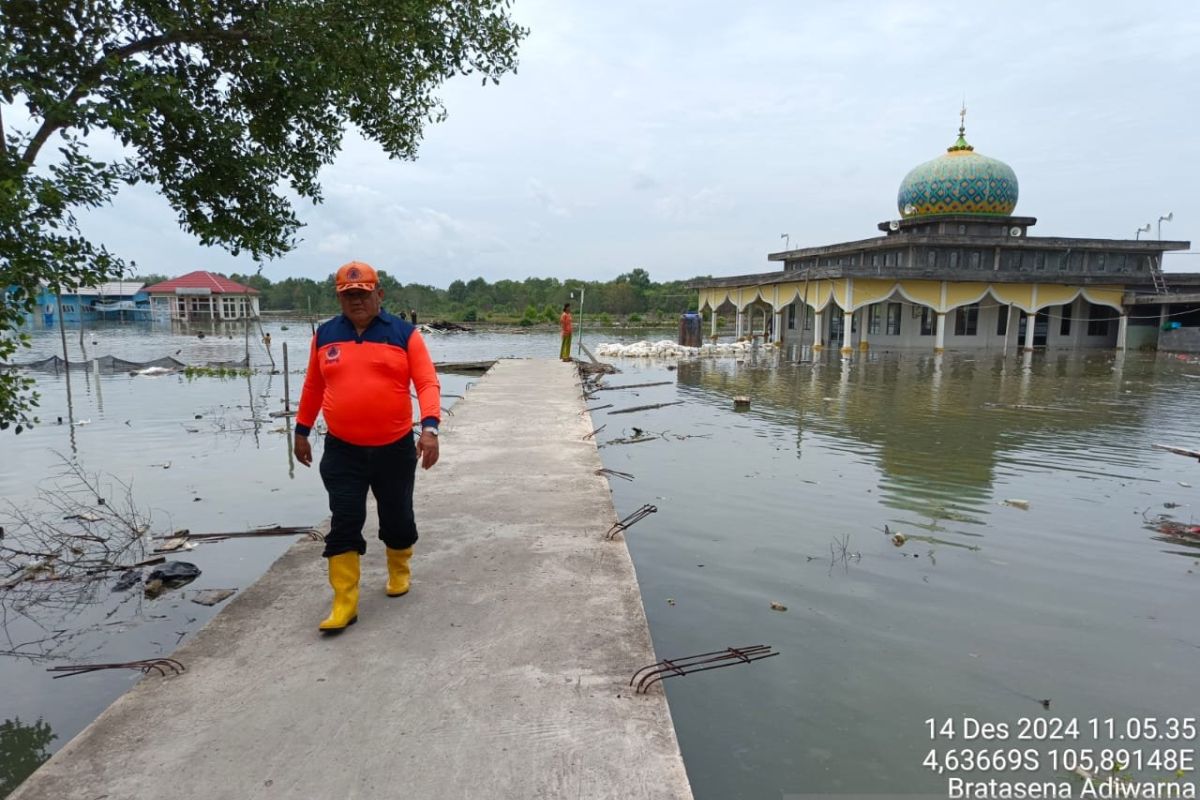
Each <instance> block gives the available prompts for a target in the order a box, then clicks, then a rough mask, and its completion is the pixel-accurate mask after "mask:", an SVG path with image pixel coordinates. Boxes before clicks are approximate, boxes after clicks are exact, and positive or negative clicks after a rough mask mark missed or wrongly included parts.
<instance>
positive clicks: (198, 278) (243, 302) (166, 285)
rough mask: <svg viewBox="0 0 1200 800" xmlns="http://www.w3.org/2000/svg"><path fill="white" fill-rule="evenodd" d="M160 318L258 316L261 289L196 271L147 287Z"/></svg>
mask: <svg viewBox="0 0 1200 800" xmlns="http://www.w3.org/2000/svg"><path fill="white" fill-rule="evenodd" d="M143 291H145V292H146V293H147V294H149V295H150V308H151V311H152V313H153V315H154V316H155V317H156V318H159V319H187V320H191V319H244V318H246V317H252V318H253V317H257V316H258V294H259V292H258V290H257V289H255V288H253V287H251V286H244V285H243V284H240V283H238V282H237V281H231V280H229V278H226V277H225V276H223V275H216V274H214V273H211V272H205V271H204V270H196V271H195V272H189V273H188V274H186V275H180V276H179V277H178V278H172V279H171V280H169V281H163V282H162V283H156V284H154V285H153V286H147V287H146V288H145V289H144V290H143Z"/></svg>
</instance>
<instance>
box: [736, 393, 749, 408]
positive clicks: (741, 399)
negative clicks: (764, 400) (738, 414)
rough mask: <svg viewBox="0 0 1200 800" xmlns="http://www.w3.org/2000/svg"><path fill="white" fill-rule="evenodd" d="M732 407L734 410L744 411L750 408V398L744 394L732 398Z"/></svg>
mask: <svg viewBox="0 0 1200 800" xmlns="http://www.w3.org/2000/svg"><path fill="white" fill-rule="evenodd" d="M733 407H734V408H735V409H738V410H741V411H745V410H746V409H747V408H749V407H750V398H749V397H748V396H746V395H744V394H740V395H738V396H737V397H735V398H733Z"/></svg>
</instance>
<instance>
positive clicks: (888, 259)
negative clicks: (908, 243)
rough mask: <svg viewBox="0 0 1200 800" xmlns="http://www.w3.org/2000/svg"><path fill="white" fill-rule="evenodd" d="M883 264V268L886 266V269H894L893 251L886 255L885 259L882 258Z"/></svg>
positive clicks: (894, 254) (894, 255)
mask: <svg viewBox="0 0 1200 800" xmlns="http://www.w3.org/2000/svg"><path fill="white" fill-rule="evenodd" d="M884 264H885V266H888V267H894V266H896V253H895V251H892V252H891V253H888V254H887V255H886V256H885V257H884Z"/></svg>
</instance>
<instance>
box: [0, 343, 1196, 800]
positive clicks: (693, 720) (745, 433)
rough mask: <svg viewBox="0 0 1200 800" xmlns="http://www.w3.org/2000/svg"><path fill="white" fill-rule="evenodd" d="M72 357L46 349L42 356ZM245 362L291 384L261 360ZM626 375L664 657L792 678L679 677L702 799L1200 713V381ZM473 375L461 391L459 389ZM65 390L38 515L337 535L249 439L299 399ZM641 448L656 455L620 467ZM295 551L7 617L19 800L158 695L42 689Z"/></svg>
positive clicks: (194, 355) (857, 785) (620, 489)
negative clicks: (73, 463)
mask: <svg viewBox="0 0 1200 800" xmlns="http://www.w3.org/2000/svg"><path fill="white" fill-rule="evenodd" d="M283 325H288V328H289V329H288V330H286V331H285V330H282V326H283ZM268 331H269V332H270V333H271V334H272V339H273V344H272V350H273V353H274V356H275V358H276V359H277V360H278V359H279V348H280V344H281V343H282V342H283V341H284V340H287V341H288V342H289V347H290V349H291V351H292V354H293V364H292V368H293V370H297V369H300V368H302V366H303V364H302V363H297V362H302V361H303V356H304V354H305V353H306V348H307V340H308V327H307V323H296V322H291V323H274V324H272V325H269V326H268ZM226 337H232V338H226ZM86 339H87V341H86V347H87V350H88V355H98V354H112V355H116V356H119V357H121V358H125V359H129V360H148V359H151V358H157V357H160V356H164V355H174V356H175V357H176V358H179V359H180V360H183V361H186V362H189V363H195V362H200V361H209V360H213V361H217V360H234V359H238V358H240V357H242V356H243V355H244V352H245V340H244V338H243V334H242V332H241V330H240V329H230V330H229V331H226V332H225V333H224V334H221V335H210V336H207V337H206V338H205V339H203V340H200V339H198V338H196V337H195V336H194V335H193V336H185V335H181V334H172V333H170V332H164V331H149V330H146V329H144V328H141V327H137V326H128V327H118V328H105V329H100V330H98V331H97V333H96V340H97V343H96V344H94V345H93V344H92V343H91V338H90V334H89V336H88V337H86ZM589 341H598V339H596V340H591V339H589ZM70 344H71V350H72V353H73V356H74V357H79V345H78V340H77V337H73V338H72V340H71V343H70ZM59 347H60V344H59V341H58V339H57V336H56V335H52V334H51V333H45V334H43V333H40V332H39V334H38V335H37V337H36V341H35V348H36V349H35V354H34V355H35V356H36V355H51V354H53V353H54V352H56V350H57V349H58V348H59ZM430 349H431V350H432V351H433V355H434V358H435V359H436V360H438V361H467V360H475V359H485V358H495V357H502V356H533V355H537V356H552V355H554V354H556V353H557V340H556V337H555V336H554V335H553V334H544V333H538V334H529V335H504V334H469V335H447V336H434V337H430ZM176 351H178V354H176ZM297 354H299V355H297ZM251 355H252V361H253V362H254V363H256V364H259V365H263V364H265V363H266V351H265V349H264V348H263V346H262V345H261V344H260V343H259V341H258V337H257V335H255V336H254V338H253V340H252V344H251ZM614 363H616V365H617V366H618V367H619V368H621V369H622V371H623V372H622V374H620V375H614V376H610V377H609V378H607V379H606V381H607V383H609V384H610V385H619V384H623V383H647V382H656V381H667V382H669V383H668V384H667V385H662V386H654V387H648V388H641V389H631V390H623V391H609V392H603V393H599V394H598V395H597V397H596V399H595V400H593V401H592V402H591V405H592V406H597V405H603V404H608V403H611V404H613V406H614V407H613V408H610V409H607V410H601V411H597V412H595V413H594V414H593V418H594V421H595V425H596V426H597V427H598V426H600V425H606V427H605V428H604V429H603V431H601V432H600V433H599V434H598V435H597V439H598V440H599V442H600V444H601V445H602V447H601V450H600V453H601V457H602V459H603V460H604V462H605V465H606V466H608V467H609V468H611V469H614V470H620V471H622V472H626V473H630V474H632V475H634V476H635V479H634V480H633V481H628V482H627V481H624V480H619V479H614V480H613V482H612V483H613V486H612V488H613V492H614V500H615V503H616V507H617V512H618V514H619V515H620V516H624V515H626V514H629V513H631V512H632V511H634V510H635V509H637V508H638V507H640V506H641V505H642V504H644V503H652V504H654V505H656V506H657V508H658V513H657V514H654V515H652V516H650V517H648V518H647V519H645V520H644V521H642V522H640V523H638V524H637V525H636V526H635V527H633V528H631V529H630V531H629V532H628V535H627V539H628V543H629V548H630V550H631V552H632V553H633V557H634V561H635V565H636V567H637V572H638V578H639V582H640V584H641V588H642V595H643V599H644V602H645V606H646V612H647V614H648V616H649V619H650V625H651V631H652V634H653V637H654V642H655V648H656V650H657V653H658V655H659V656H661V657H680V656H686V655H690V654H693V653H700V652H706V651H712V650H716V649H719V648H723V647H726V646H736V645H748V644H769V645H772V646H773V647H774V648H775V649H777V650H778V651H779V652H780V654H781V655H780V656H778V657H775V658H771V659H767V660H764V661H761V662H758V663H755V664H752V665H749V666H745V665H739V666H734V667H730V668H728V669H722V670H714V671H711V672H705V673H700V674H697V675H692V676H687V677H679V678H672V679H670V680H668V681H667V682H666V684H665V685H666V687H667V691H668V695H669V697H670V702H671V712H672V715H673V717H674V719H675V722H676V728H677V732H678V736H679V740H680V744H681V747H682V749H683V754H684V759H685V762H686V764H687V767H688V771H689V775H690V777H691V780H692V784H693V789H694V792H695V796H696V797H697V798H701V799H702V800H725V799H726V798H780V797H786V796H788V795H799V794H809V793H814V794H820V793H829V794H843V793H874V794H898V793H906V794H907V793H918V792H930V793H938V794H940V793H943V792H944V791H945V787H946V776H945V775H942V776H938V775H935V774H932V773H931V771H930V770H929V769H928V768H927V767H924V766H922V761H923V760H924V759H925V757H926V755H927V753H928V752H929V750H930V749H931V747H933V746H934V745H933V744H931V742H930V736H929V730H928V727H927V725H926V720H928V719H931V718H933V719H938V720H943V719H946V718H950V717H954V718H959V717H963V716H970V717H975V718H978V719H979V720H981V721H987V722H1008V723H1010V724H1011V723H1014V722H1015V721H1016V720H1017V719H1018V718H1020V717H1038V716H1044V717H1054V716H1057V717H1063V718H1077V719H1079V720H1080V721H1081V722H1083V721H1084V720H1087V719H1091V718H1093V717H1096V718H1113V719H1114V720H1117V721H1118V722H1119V723H1120V724H1123V723H1124V720H1126V719H1127V718H1130V717H1135V716H1136V717H1156V718H1160V719H1162V718H1166V717H1170V716H1179V715H1181V714H1190V715H1192V716H1195V709H1194V700H1193V699H1192V698H1194V696H1195V692H1196V689H1197V688H1198V684H1200V681H1198V680H1197V678H1196V666H1195V665H1196V661H1197V657H1198V656H1200V630H1198V628H1197V625H1196V624H1195V622H1194V611H1193V607H1194V605H1195V603H1196V599H1197V593H1198V592H1200V566H1198V565H1197V560H1198V559H1200V549H1197V548H1196V547H1195V546H1193V545H1191V544H1189V543H1188V541H1187V540H1186V539H1181V538H1178V537H1171V536H1166V535H1164V534H1163V533H1162V532H1161V531H1160V530H1157V529H1155V530H1151V529H1148V527H1147V521H1148V520H1154V519H1156V518H1157V517H1158V516H1159V515H1163V514H1166V515H1171V517H1172V518H1173V520H1175V521H1177V522H1181V523H1192V522H1195V519H1194V518H1195V516H1196V514H1195V503H1196V502H1197V500H1198V498H1197V494H1196V489H1194V488H1192V484H1200V466H1198V465H1197V464H1196V463H1195V462H1194V461H1191V460H1189V459H1186V458H1183V457H1180V456H1176V455H1172V454H1169V453H1165V452H1162V451H1158V450H1153V449H1152V448H1151V445H1152V444H1153V443H1155V442H1162V443H1166V444H1172V445H1177V446H1182V447H1188V448H1200V434H1198V432H1197V431H1196V429H1195V420H1196V415H1195V402H1194V398H1195V389H1196V388H1197V378H1198V377H1200V365H1197V364H1191V363H1188V362H1187V361H1182V360H1178V359H1174V358H1168V357H1165V356H1161V357H1155V356H1153V355H1142V354H1137V355H1135V354H1129V355H1127V356H1123V357H1119V356H1116V355H1114V354H1112V353H1092V354H1069V353H1061V354H1060V353H1053V352H1052V353H1048V354H1036V355H1034V356H1032V357H1024V358H1023V357H1020V356H1012V357H1009V358H1008V359H1004V358H1002V357H1000V356H999V355H998V354H966V353H960V354H954V353H949V354H946V355H945V356H942V357H934V356H932V355H929V354H925V353H906V354H894V353H872V354H869V355H865V356H864V355H856V356H855V357H854V358H853V359H852V360H849V361H842V360H841V359H840V358H838V356H837V355H836V353H834V354H828V355H825V356H823V357H821V358H819V359H818V360H817V362H816V363H794V362H793V360H792V359H789V358H788V357H787V355H785V356H783V357H779V356H776V355H775V354H773V353H772V354H770V355H769V356H766V355H764V356H760V357H756V358H750V359H747V360H746V361H744V362H743V363H739V362H736V361H734V360H733V359H723V360H712V361H703V362H683V363H680V364H679V366H678V369H669V368H668V367H669V366H674V365H673V364H672V365H669V364H667V363H647V362H645V361H632V360H628V361H626V360H621V359H616V360H614ZM292 377H293V384H292V387H291V392H292V395H293V397H295V396H296V395H298V393H299V382H300V380H301V378H300V376H298V375H293V376H292ZM471 380H472V379H471V378H469V377H463V376H453V375H445V376H443V390H444V391H445V392H447V393H449V394H462V393H464V391H466V390H467V386H468V384H469V383H470V381H471ZM71 381H72V390H73V397H74V409H73V410H74V413H73V418H74V420H75V421H77V422H86V423H87V424H81V425H76V426H71V425H69V424H66V423H68V422H69V421H70V418H71V416H72V415H68V413H67V409H66V403H65V387H64V384H63V378H62V377H61V376H58V377H55V376H47V375H41V376H39V388H40V390H41V391H42V397H43V399H42V408H41V411H40V416H41V418H42V420H43V425H42V426H41V427H38V428H36V429H34V430H33V431H30V432H27V433H23V434H21V435H20V436H16V437H14V436H12V435H11V434H6V435H4V438H2V439H0V449H2V455H0V497H3V498H4V499H5V500H7V501H9V502H11V503H13V504H15V505H16V506H18V507H26V508H29V507H35V506H36V505H37V504H38V503H39V502H40V499H39V494H38V493H39V488H40V489H42V490H46V489H55V488H56V487H59V486H61V485H62V483H63V482H62V480H61V479H60V480H57V481H56V480H55V479H54V478H53V477H52V476H54V475H56V474H59V473H61V472H62V471H63V469H64V466H65V465H66V464H67V463H68V462H69V461H70V460H72V459H75V460H77V463H78V464H79V465H80V466H81V468H82V469H83V471H84V472H85V473H87V474H99V475H100V479H99V480H100V483H101V484H102V486H104V487H107V488H110V489H113V490H115V491H113V494H115V495H123V493H124V489H123V488H121V487H120V486H119V485H117V484H116V481H121V482H123V483H125V484H127V485H128V486H129V487H130V488H129V493H130V494H131V495H132V496H133V497H134V498H135V500H136V502H137V504H138V505H139V506H141V507H144V508H148V509H152V511H153V518H154V525H155V530H156V531H158V530H170V529H178V528H188V529H190V530H192V531H227V530H240V529H245V528H249V527H253V526H258V525H267V524H275V523H278V524H282V525H307V524H311V523H313V522H316V521H318V520H321V519H323V518H324V517H325V516H326V514H327V511H326V508H325V499H324V494H323V492H321V491H320V484H319V479H318V477H317V476H316V475H315V473H314V472H312V471H308V470H305V469H303V468H296V467H295V466H294V465H293V464H292V462H291V461H290V459H289V454H288V448H287V441H286V436H285V435H284V434H283V433H279V432H276V430H277V429H278V428H279V423H277V422H276V421H274V420H272V421H271V422H270V423H259V424H256V423H254V422H253V421H252V420H254V419H262V418H264V417H265V416H266V412H268V411H270V410H274V409H278V408H279V407H280V403H281V398H282V390H283V387H282V376H280V375H274V376H271V375H267V374H255V375H253V376H252V377H250V378H246V377H240V378H233V379H219V378H195V379H192V380H188V379H186V378H183V377H181V376H178V375H170V376H162V377H132V376H129V375H112V376H100V377H97V376H94V375H86V376H85V375H82V374H74V373H73V374H72V378H71ZM735 395H748V396H750V398H751V408H750V410H749V411H746V412H738V411H735V410H734V409H733V400H732V399H733V397H734V396H735ZM673 401H683V402H682V403H681V404H679V405H674V406H670V407H666V408H661V409H657V410H648V411H642V412H635V413H632V414H623V415H614V416H608V414H609V412H610V411H615V410H619V409H622V408H627V407H630V406H639V405H649V404H654V403H665V402H673ZM59 416H62V417H64V424H63V425H61V426H60V425H58V424H56V422H57V418H58V417H59ZM635 428H637V429H639V430H641V431H642V433H643V435H646V434H650V435H653V436H655V437H656V438H654V439H653V440H651V441H647V442H641V443H636V444H619V443H614V442H613V440H614V439H618V438H624V437H630V436H633V435H634V434H635V433H636V431H635V430H634V429H635ZM168 462H169V463H170V467H169V468H164V466H163V465H164V464H166V463H168ZM419 490H420V488H419V486H418V491H419ZM1006 501H1010V502H1006ZM1011 501H1018V502H1015V503H1014V502H1011ZM1168 506H1170V507H1168ZM0 515H3V514H2V512H0ZM885 531H886V532H885ZM896 534H901V535H902V536H903V537H904V538H903V541H902V543H901V544H900V545H899V546H897V545H896V544H894V543H893V538H894V537H895V535H896ZM289 541H290V540H288V539H266V540H258V541H244V540H243V541H237V540H229V541H225V542H221V543H219V544H210V545H203V546H201V547H199V548H197V549H195V550H193V551H190V552H189V553H187V554H186V555H185V556H183V557H184V558H185V559H186V560H189V561H192V562H194V563H196V564H197V565H198V566H200V567H201V569H202V570H203V571H204V572H203V575H202V576H201V577H200V578H199V579H198V580H197V581H195V582H194V583H192V584H190V585H188V586H187V587H186V588H184V589H181V590H175V591H173V592H169V593H167V594H166V595H164V596H163V597H161V598H160V599H157V600H145V599H144V598H141V597H140V594H139V593H136V592H135V593H133V594H132V595H127V594H123V593H115V594H114V593H112V592H111V590H110V588H109V586H108V585H107V584H105V585H103V586H102V587H101V588H100V589H99V590H98V591H93V592H91V593H89V594H81V595H77V596H75V597H73V598H72V599H71V601H70V602H65V601H64V602H61V603H60V604H59V606H58V607H55V608H52V609H50V610H43V611H41V612H39V613H35V614H30V615H29V616H21V615H20V614H14V613H12V609H11V608H10V605H11V604H8V605H6V606H5V618H4V620H3V621H4V623H5V626H4V631H2V632H0V637H2V638H0V651H8V652H10V653H11V652H12V651H16V652H18V653H20V654H21V657H15V656H12V655H9V656H8V657H3V658H0V685H2V686H3V687H4V689H3V693H2V695H0V737H2V738H3V739H4V740H5V745H6V746H5V747H3V748H0V751H2V752H4V753H7V754H8V755H6V756H5V758H6V759H7V762H6V763H3V764H0V796H2V795H3V794H4V792H5V791H6V790H7V789H11V788H12V787H11V785H5V781H6V780H9V781H13V780H16V779H18V777H14V776H19V773H20V771H21V770H22V769H24V767H25V766H27V765H29V764H32V763H36V761H37V759H39V758H41V757H44V755H45V754H48V753H49V752H52V751H53V750H54V749H57V748H58V747H60V746H61V745H62V744H63V743H65V741H67V740H68V739H69V738H70V737H71V736H73V735H74V734H75V733H77V732H78V731H79V730H81V729H82V728H83V727H84V726H86V725H87V724H88V723H89V722H90V721H91V720H92V719H94V717H95V716H96V715H97V714H98V713H99V712H100V711H101V710H103V708H104V707H106V706H107V705H108V704H109V703H110V702H111V701H112V700H113V699H114V698H115V697H117V696H118V695H119V694H120V693H121V692H122V691H124V690H125V689H126V688H127V687H128V686H130V685H131V684H132V683H133V682H134V681H135V680H136V678H137V675H136V674H135V673H130V674H126V673H122V672H98V673H93V674H89V675H84V676H79V677H71V678H65V679H62V680H52V679H51V678H50V676H49V674H48V673H46V672H45V670H46V668H47V667H48V666H52V665H54V664H59V663H74V662H79V661H93V660H95V661H107V660H124V659H127V658H132V657H137V658H144V657H147V656H153V655H157V654H165V653H169V652H170V651H171V650H172V649H174V647H175V646H176V645H177V643H178V642H179V641H181V640H182V639H184V638H186V637H187V636H188V635H189V634H190V633H192V632H194V631H195V630H197V629H198V628H199V626H201V625H202V624H203V623H204V622H205V621H206V620H207V619H208V618H210V617H211V616H212V614H214V613H215V612H216V611H218V610H219V609H220V606H217V607H216V608H207V607H204V606H200V605H196V604H195V603H192V602H191V601H190V597H191V596H192V595H193V594H194V592H195V591H196V590H200V589H206V588H242V587H245V586H247V585H249V583H251V582H252V581H253V580H254V579H255V578H256V577H257V576H258V575H260V574H261V573H262V572H263V571H264V570H265V569H266V567H267V566H268V565H269V564H270V562H271V561H272V560H273V559H274V558H276V557H277V556H278V555H279V553H281V552H282V550H283V549H284V548H286V547H287V546H288V544H289ZM896 541H900V540H899V539H897V540H896ZM772 603H776V604H779V605H782V606H784V607H786V609H787V610H786V611H778V610H773V609H772V607H771V604H772ZM78 630H86V631H87V632H86V633H84V634H82V635H77V636H73V635H72V632H74V631H78ZM634 666H640V665H634ZM631 672H632V669H631ZM1043 700H1050V705H1049V708H1045V707H1044V706H1043V703H1042V701H1043ZM4 720H8V721H7V722H3V721H4ZM16 720H19V724H18V723H17V722H16ZM50 737H56V738H53V739H52V738H50ZM1034 744H1035V745H1037V744H1038V743H1036V742H1035V743H1034ZM1193 745H1194V742H1193ZM938 746H939V747H940V748H941V749H942V750H943V751H944V750H945V749H946V745H945V743H941V744H940V745H938ZM1144 772H1147V771H1145V770H1144ZM1037 774H1038V775H1041V776H1042V777H1043V778H1045V779H1049V778H1052V777H1054V776H1055V774H1056V773H1055V772H1054V771H1053V770H1051V769H1048V768H1044V769H1042V770H1041V771H1040V772H1038V773H1037Z"/></svg>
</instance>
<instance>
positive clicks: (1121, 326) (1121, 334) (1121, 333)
mask: <svg viewBox="0 0 1200 800" xmlns="http://www.w3.org/2000/svg"><path fill="white" fill-rule="evenodd" d="M1159 330H1162V328H1161V327H1160V328H1159ZM1128 336H1129V315H1128V314H1122V315H1121V318H1120V319H1119V320H1118V321H1117V349H1118V350H1124V349H1125V342H1126V339H1127V337H1128Z"/></svg>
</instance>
